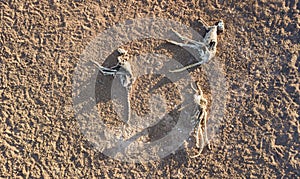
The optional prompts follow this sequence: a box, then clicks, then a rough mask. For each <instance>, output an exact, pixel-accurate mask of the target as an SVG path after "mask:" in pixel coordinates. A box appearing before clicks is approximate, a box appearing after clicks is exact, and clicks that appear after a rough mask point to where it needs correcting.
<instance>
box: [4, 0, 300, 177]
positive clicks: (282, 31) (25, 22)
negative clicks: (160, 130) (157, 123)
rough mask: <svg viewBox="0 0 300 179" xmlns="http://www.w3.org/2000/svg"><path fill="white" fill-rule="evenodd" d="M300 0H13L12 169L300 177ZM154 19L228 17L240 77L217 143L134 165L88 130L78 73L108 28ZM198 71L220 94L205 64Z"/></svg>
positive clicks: (151, 43) (232, 65) (138, 106)
mask: <svg viewBox="0 0 300 179" xmlns="http://www.w3.org/2000/svg"><path fill="white" fill-rule="evenodd" d="M299 3H300V2H299V1H298V0H286V1H281V0H256V1H254V0H250V1H248V2H247V3H246V2H240V1H221V0H219V2H218V3H217V2H216V1H184V0H178V1H177V0H176V1H170V2H169V1H165V0H155V1H151V0H144V1H126V0H124V1H93V2H91V1H83V0H82V1H81V0H77V1H69V2H66V1H63V0H62V1H56V0H49V1H24V2H18V1H4V0H1V1H0V32H1V33H0V52H1V53H0V54H1V55H0V65H1V66H0V69H1V70H0V77H1V78H0V94H1V101H0V104H1V105H0V119H1V124H0V131H1V132H0V151H1V153H0V177H1V178H17V177H24V178H182V177H184V176H188V177H191V178H241V177H243V178H263V177H265V178H297V177H300V152H299V151H300V141H299V134H300V118H299V113H300V107H299V105H300V102H299V99H300V96H299V93H300V89H299V81H300V78H299V71H300V60H299V49H300V45H299V42H300V35H299V34H300V31H299V28H300V27H299V24H300V16H299V13H300V11H299V10H300V4H299ZM142 17H143V18H153V17H159V18H164V19H171V20H174V21H177V22H180V23H182V24H185V25H186V26H189V27H192V28H193V29H195V30H199V31H200V30H201V29H202V30H203V28H202V27H203V26H202V24H201V23H199V22H198V19H199V18H200V17H201V18H202V19H203V20H205V21H206V22H207V23H208V24H214V23H215V22H217V21H218V20H219V19H223V21H224V22H225V29H226V31H225V33H223V34H220V36H219V43H218V47H217V48H218V52H217V57H218V60H219V61H220V63H221V64H223V66H222V68H223V72H224V75H225V77H226V81H227V83H228V90H227V94H228V97H227V99H226V109H225V113H224V115H223V116H222V119H223V120H222V121H223V122H222V125H221V126H220V129H219V132H218V134H217V135H216V137H215V139H214V140H212V141H211V144H212V149H211V150H208V149H207V148H205V149H204V151H203V153H202V155H201V156H200V157H198V158H191V154H190V153H189V152H188V151H187V150H186V149H185V148H183V147H181V148H180V149H178V150H177V151H176V152H174V153H172V154H170V155H168V156H167V157H165V158H163V159H161V160H159V161H151V162H144V163H126V162H122V161H118V160H115V159H112V158H110V157H108V156H105V155H104V154H103V153H101V152H99V151H97V150H96V149H95V148H94V147H93V145H92V144H91V143H90V141H89V140H88V139H87V138H86V137H85V136H84V135H83V134H82V133H81V131H80V127H79V124H78V121H77V120H76V117H75V114H74V110H73V108H72V104H73V103H72V82H73V81H72V78H73V74H74V70H75V67H76V66H77V64H78V63H79V61H80V60H81V59H80V57H81V54H82V53H83V51H84V50H85V48H86V46H87V45H88V44H89V43H90V42H91V41H92V40H93V39H94V38H95V37H97V35H98V34H99V33H101V32H102V31H104V30H105V29H108V28H109V27H111V26H113V25H115V24H117V23H120V22H124V21H125V20H128V19H135V18H142ZM156 46H160V47H162V49H166V50H165V51H166V52H169V51H168V48H170V46H171V45H170V44H166V43H165V42H161V41H155V40H151V39H150V40H149V39H148V40H145V41H142V42H136V43H134V44H128V45H127V46H126V49H127V50H128V51H129V53H131V54H142V53H143V52H147V51H148V52H149V51H153V49H154V48H155V47H156ZM131 47H132V48H131ZM180 52H182V53H186V52H184V51H183V50H181V51H180V50H179V52H177V53H180ZM185 55H186V56H188V54H185ZM185 55H183V56H181V57H182V58H183V57H184V56H185ZM186 63H188V62H186ZM189 72H190V73H191V75H192V77H193V79H195V80H196V81H197V83H198V85H200V86H201V88H202V89H203V91H204V93H205V95H206V97H207V98H208V99H212V98H213V97H214V96H211V95H210V93H209V89H208V87H207V86H208V85H207V82H206V81H205V77H203V75H202V74H201V67H199V68H194V69H191V70H190V71H189ZM142 80H143V79H140V81H141V82H140V84H147V82H148V81H149V78H146V77H145V79H144V80H145V82H143V81H142ZM147 80H148V81H147ZM150 82H151V79H150ZM137 86H138V85H137ZM136 88H137V89H139V88H138V87H136ZM149 88H150V87H149ZM164 88H165V89H161V90H169V89H168V88H170V89H172V87H168V86H165V87H164ZM98 95H99V94H98ZM143 95H144V94H140V93H139V91H137V90H136V91H135V92H134V93H133V96H131V100H132V101H134V102H133V103H132V108H133V110H134V111H135V112H136V113H140V114H143V113H146V112H147V109H148V108H147V102H144V103H143V100H141V99H143ZM172 95H173V96H174V95H175V96H176V94H173V93H172V94H170V98H172ZM96 96H97V95H96ZM104 97H105V96H103V95H102V98H104ZM98 98H101V95H100V96H98ZM145 98H146V97H145ZM174 103H176V101H174ZM104 107H105V106H104ZM99 108H101V105H100V106H99ZM99 110H100V111H101V109H99ZM106 112H109V111H106ZM103 114H106V113H103ZM107 115H109V114H107ZM108 120H110V121H108V122H114V120H112V118H108ZM115 123H116V122H115ZM115 123H112V124H111V125H117V124H115ZM152 137H153V136H152ZM153 138H154V139H155V137H153Z"/></svg>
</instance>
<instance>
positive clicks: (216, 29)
mask: <svg viewBox="0 0 300 179" xmlns="http://www.w3.org/2000/svg"><path fill="white" fill-rule="evenodd" d="M201 21H202V20H201ZM203 24H204V25H205V29H206V30H207V33H206V34H205V36H204V38H203V41H202V42H198V41H195V40H192V39H189V38H188V37H184V36H182V35H181V34H179V33H178V32H176V31H174V30H173V32H174V33H175V34H176V35H177V36H178V37H179V38H180V39H181V40H183V41H186V42H187V43H181V42H175V41H172V40H167V42H169V43H172V44H174V45H178V46H180V47H183V48H190V49H193V50H196V54H195V55H197V57H198V59H199V62H196V63H194V64H191V65H188V66H185V67H183V68H180V69H176V70H170V72H182V71H184V70H187V69H189V68H192V67H195V66H198V65H201V64H203V63H206V62H208V61H209V60H210V59H211V58H213V57H214V56H215V55H216V51H217V43H218V39H217V36H218V34H219V33H221V32H223V31H224V22H223V21H222V20H220V21H219V22H218V23H217V24H216V25H213V26H207V25H206V23H205V22H204V21H203Z"/></svg>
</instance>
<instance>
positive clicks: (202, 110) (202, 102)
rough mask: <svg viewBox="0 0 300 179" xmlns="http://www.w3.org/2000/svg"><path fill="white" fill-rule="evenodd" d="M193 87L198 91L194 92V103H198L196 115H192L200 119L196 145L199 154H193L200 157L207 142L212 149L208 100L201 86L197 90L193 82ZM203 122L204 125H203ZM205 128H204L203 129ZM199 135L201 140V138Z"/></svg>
mask: <svg viewBox="0 0 300 179" xmlns="http://www.w3.org/2000/svg"><path fill="white" fill-rule="evenodd" d="M191 87H192V89H193V90H194V91H195V92H196V93H195V94H194V103H196V104H197V106H196V112H195V115H194V116H192V118H195V119H197V120H198V127H197V132H196V146H197V148H199V152H198V154H197V155H195V156H192V158H195V157H198V156H199V155H201V152H202V150H203V148H204V146H205V144H207V145H208V148H209V149H210V144H209V140H208V137H207V126H206V122H207V111H206V110H207V100H206V99H205V98H204V96H203V91H202V90H201V88H199V90H197V89H196V88H195V87H194V86H193V85H192V84H191ZM202 124H203V126H202ZM202 128H203V129H202ZM199 135H200V138H201V140H199Z"/></svg>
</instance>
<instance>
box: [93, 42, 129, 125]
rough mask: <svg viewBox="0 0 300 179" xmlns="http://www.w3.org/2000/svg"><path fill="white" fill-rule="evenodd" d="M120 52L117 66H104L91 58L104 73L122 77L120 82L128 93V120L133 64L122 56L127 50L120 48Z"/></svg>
mask: <svg viewBox="0 0 300 179" xmlns="http://www.w3.org/2000/svg"><path fill="white" fill-rule="evenodd" d="M118 52H119V54H120V55H121V56H118V64H117V65H116V66H113V67H111V68H107V67H103V66H102V65H100V64H99V63H98V62H96V61H94V60H91V62H93V63H94V64H95V65H96V66H97V68H98V69H99V70H100V71H101V73H103V74H104V75H113V76H117V77H118V78H119V79H120V82H121V84H122V86H123V87H124V88H125V89H126V94H127V97H126V98H127V121H126V123H128V121H129V120H130V114H131V109H130V91H131V87H132V83H133V81H134V78H133V74H132V70H131V65H130V63H129V61H128V60H124V59H123V58H122V57H124V56H125V55H127V51H126V50H124V49H122V48H119V49H118Z"/></svg>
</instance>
